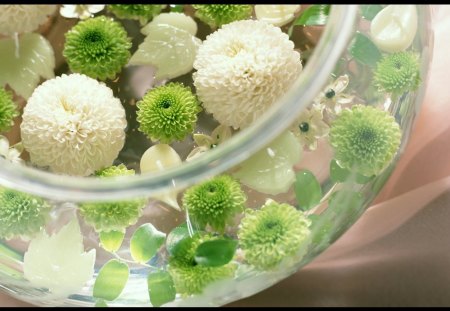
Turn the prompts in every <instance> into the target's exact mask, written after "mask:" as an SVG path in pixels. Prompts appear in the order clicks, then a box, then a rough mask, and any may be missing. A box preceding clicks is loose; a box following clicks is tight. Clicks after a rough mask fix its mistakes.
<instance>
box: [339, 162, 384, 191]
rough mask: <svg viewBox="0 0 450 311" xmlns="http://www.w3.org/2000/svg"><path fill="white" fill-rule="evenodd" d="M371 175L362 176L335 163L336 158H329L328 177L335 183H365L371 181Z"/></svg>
mask: <svg viewBox="0 0 450 311" xmlns="http://www.w3.org/2000/svg"><path fill="white" fill-rule="evenodd" d="M374 177H375V175H373V176H369V177H368V176H364V175H361V174H358V173H355V172H351V171H349V170H348V169H345V168H342V167H340V166H339V164H337V162H336V160H334V159H333V160H331V162H330V179H331V181H333V182H335V183H345V182H346V183H357V184H361V185H363V184H366V183H368V182H369V181H371V180H372V179H373V178H374Z"/></svg>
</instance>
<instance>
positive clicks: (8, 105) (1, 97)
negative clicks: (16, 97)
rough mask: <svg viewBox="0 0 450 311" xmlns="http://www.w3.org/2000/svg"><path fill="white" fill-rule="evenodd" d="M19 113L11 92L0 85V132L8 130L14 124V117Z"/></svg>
mask: <svg viewBox="0 0 450 311" xmlns="http://www.w3.org/2000/svg"><path fill="white" fill-rule="evenodd" d="M18 115H19V111H18V109H17V106H16V104H15V103H14V101H13V96H12V94H11V92H8V91H6V90H5V88H4V87H0V132H6V131H8V130H9V129H10V128H11V127H12V126H13V125H14V118H15V117H17V116H18Z"/></svg>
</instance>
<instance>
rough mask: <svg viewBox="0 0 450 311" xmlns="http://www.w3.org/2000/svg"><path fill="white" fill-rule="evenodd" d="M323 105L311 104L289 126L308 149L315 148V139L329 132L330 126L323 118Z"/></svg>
mask: <svg viewBox="0 0 450 311" xmlns="http://www.w3.org/2000/svg"><path fill="white" fill-rule="evenodd" d="M322 110H323V106H319V105H313V106H312V107H311V108H309V109H305V110H304V111H303V112H302V113H301V114H300V116H299V117H298V119H297V121H296V122H295V123H294V125H293V126H292V128H291V131H292V133H294V135H295V136H296V137H297V139H298V141H299V142H300V144H301V145H302V146H303V147H306V148H307V149H309V150H315V149H316V148H317V140H318V139H319V138H322V137H325V136H327V135H328V133H329V132H330V127H329V126H328V124H326V123H325V122H324V120H323V113H322Z"/></svg>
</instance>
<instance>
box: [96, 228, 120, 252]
mask: <svg viewBox="0 0 450 311" xmlns="http://www.w3.org/2000/svg"><path fill="white" fill-rule="evenodd" d="M99 237H100V245H101V246H102V247H103V248H104V249H105V250H107V251H108V252H112V253H114V252H116V251H117V250H118V249H119V248H120V246H121V245H122V242H123V238H124V237H125V232H121V231H108V232H105V231H103V232H100V234H99Z"/></svg>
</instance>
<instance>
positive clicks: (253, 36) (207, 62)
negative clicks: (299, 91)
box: [193, 20, 302, 129]
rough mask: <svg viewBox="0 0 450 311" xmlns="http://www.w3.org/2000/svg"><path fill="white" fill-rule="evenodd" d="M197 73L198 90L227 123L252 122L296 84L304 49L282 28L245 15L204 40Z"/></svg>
mask: <svg viewBox="0 0 450 311" xmlns="http://www.w3.org/2000/svg"><path fill="white" fill-rule="evenodd" d="M194 68H195V69H197V72H195V73H194V74H193V78H194V85H195V87H196V90H197V96H198V97H199V99H200V101H201V102H202V104H203V107H205V109H206V111H207V112H209V113H212V114H213V116H214V118H215V119H216V120H217V121H219V122H220V123H221V124H223V125H227V126H232V127H233V128H235V129H238V128H243V127H247V126H249V125H250V124H251V123H252V122H253V121H254V120H256V119H258V118H259V117H260V116H261V115H262V114H263V113H264V112H265V111H267V109H268V108H269V107H270V106H271V105H272V104H273V103H274V102H276V101H277V100H278V99H279V98H280V97H282V96H283V95H284V93H285V92H286V91H287V90H288V89H289V88H290V86H291V85H292V83H293V82H294V81H295V80H296V79H297V77H298V75H299V74H300V72H301V70H302V63H301V61H300V53H298V52H297V51H294V43H293V42H292V41H290V40H289V38H288V35H287V34H285V33H283V32H282V31H281V29H280V28H278V27H275V26H273V25H271V24H268V23H266V22H262V21H255V20H244V21H237V22H233V23H230V24H227V25H224V26H223V27H222V28H221V29H219V30H218V31H216V32H214V33H212V34H211V35H209V36H208V37H207V38H206V40H205V41H204V42H203V44H202V45H201V46H200V48H199V50H198V53H197V58H196V59H195V62H194Z"/></svg>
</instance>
